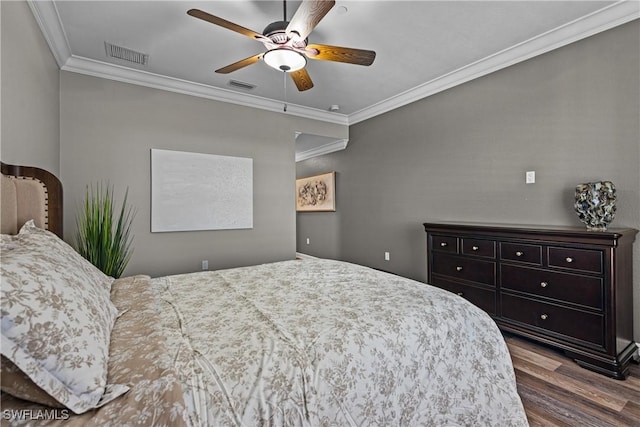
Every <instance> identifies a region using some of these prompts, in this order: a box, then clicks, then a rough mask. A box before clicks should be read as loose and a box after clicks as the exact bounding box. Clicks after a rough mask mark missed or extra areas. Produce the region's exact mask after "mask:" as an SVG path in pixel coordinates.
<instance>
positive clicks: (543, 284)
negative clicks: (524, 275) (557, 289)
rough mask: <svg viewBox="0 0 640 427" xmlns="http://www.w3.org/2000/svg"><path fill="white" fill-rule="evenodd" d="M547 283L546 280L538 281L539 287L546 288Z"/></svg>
mask: <svg viewBox="0 0 640 427" xmlns="http://www.w3.org/2000/svg"><path fill="white" fill-rule="evenodd" d="M548 285H549V284H548V283H547V282H540V287H541V288H546V287H547V286H548Z"/></svg>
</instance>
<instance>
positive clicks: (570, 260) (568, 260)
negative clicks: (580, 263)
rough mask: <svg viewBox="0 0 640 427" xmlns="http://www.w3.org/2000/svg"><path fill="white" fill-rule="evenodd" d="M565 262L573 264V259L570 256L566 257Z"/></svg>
mask: <svg viewBox="0 0 640 427" xmlns="http://www.w3.org/2000/svg"><path fill="white" fill-rule="evenodd" d="M564 260H565V261H567V262H573V258H571V257H570V256H568V257H566V258H565V259H564Z"/></svg>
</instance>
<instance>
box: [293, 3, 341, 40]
mask: <svg viewBox="0 0 640 427" xmlns="http://www.w3.org/2000/svg"><path fill="white" fill-rule="evenodd" d="M334 4H336V2H335V0H305V1H303V2H302V4H301V5H300V7H299V8H298V10H296V13H295V14H294V15H293V18H291V21H290V22H289V25H288V26H287V35H289V34H290V33H292V32H296V33H298V34H299V36H300V40H304V39H306V38H307V36H308V35H309V33H311V31H312V30H313V29H314V28H315V27H316V25H318V23H319V22H320V21H321V20H322V18H324V16H325V15H326V14H327V13H328V12H329V10H331V8H332V7H333V5H334Z"/></svg>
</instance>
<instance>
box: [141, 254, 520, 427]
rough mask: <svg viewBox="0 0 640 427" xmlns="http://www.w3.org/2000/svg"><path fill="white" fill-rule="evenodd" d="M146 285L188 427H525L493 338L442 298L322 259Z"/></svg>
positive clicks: (500, 346) (474, 314) (484, 319)
mask: <svg viewBox="0 0 640 427" xmlns="http://www.w3.org/2000/svg"><path fill="white" fill-rule="evenodd" d="M152 285H153V288H154V289H155V291H156V296H157V300H156V304H158V308H159V309H160V310H161V317H162V325H163V328H164V330H165V335H166V337H165V338H166V339H167V340H168V344H169V345H168V348H169V351H170V352H171V356H172V357H173V360H174V363H175V370H176V371H177V372H178V376H179V377H180V379H181V381H182V385H183V389H185V391H186V405H187V406H188V407H189V412H190V417H191V422H192V423H193V424H195V425H203V426H265V425H268V426H314V427H315V426H418V425H430V426H512V427H514V426H526V425H527V420H526V416H525V413H524V409H523V407H522V403H521V401H520V398H519V396H518V394H517V391H516V382H515V376H514V372H513V367H512V364H511V360H510V357H509V353H508V350H507V347H506V344H505V342H504V340H503V338H502V335H501V334H500V332H499V330H498V328H497V326H496V325H495V323H494V322H493V320H492V319H491V318H490V317H489V316H488V315H486V314H485V313H484V312H482V311H481V310H479V309H477V308H476V307H474V306H473V305H471V304H470V303H468V302H467V301H465V300H464V299H462V298H460V297H457V296H456V295H454V294H452V293H449V292H446V291H444V290H440V289H438V288H435V287H432V286H428V285H425V284H424V283H419V282H416V281H412V280H409V279H405V278H402V277H399V276H395V275H391V274H387V273H383V272H380V271H377V270H373V269H369V268H366V267H361V266H357V265H353V264H349V263H344V262H338V261H331V260H323V259H317V260H302V261H301V260H296V261H284V262H278V263H272V264H265V265H259V266H254V267H242V268H235V269H229V270H220V271H210V272H201V273H191V274H184V275H175V276H168V277H162V278H156V279H152Z"/></svg>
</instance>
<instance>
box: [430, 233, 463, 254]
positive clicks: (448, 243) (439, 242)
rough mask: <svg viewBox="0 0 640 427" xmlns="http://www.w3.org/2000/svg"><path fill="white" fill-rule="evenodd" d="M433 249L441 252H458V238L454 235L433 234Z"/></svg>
mask: <svg viewBox="0 0 640 427" xmlns="http://www.w3.org/2000/svg"><path fill="white" fill-rule="evenodd" d="M431 241H432V242H433V250H434V251H439V252H452V253H454V254H455V253H458V238H457V237H453V236H440V235H433V236H431Z"/></svg>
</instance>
